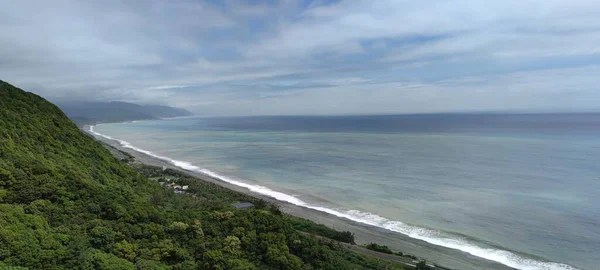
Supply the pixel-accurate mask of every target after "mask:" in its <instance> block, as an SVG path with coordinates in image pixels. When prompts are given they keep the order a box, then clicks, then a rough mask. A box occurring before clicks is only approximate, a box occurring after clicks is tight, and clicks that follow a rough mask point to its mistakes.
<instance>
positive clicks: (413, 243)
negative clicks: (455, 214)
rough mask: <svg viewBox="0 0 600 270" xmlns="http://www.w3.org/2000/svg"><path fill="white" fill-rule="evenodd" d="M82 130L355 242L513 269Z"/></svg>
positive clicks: (453, 262) (464, 264) (462, 265)
mask: <svg viewBox="0 0 600 270" xmlns="http://www.w3.org/2000/svg"><path fill="white" fill-rule="evenodd" d="M84 131H86V132H88V134H90V135H92V136H94V137H95V138H96V139H98V140H100V141H102V142H104V143H106V144H108V145H110V146H112V147H115V148H117V149H119V150H121V151H124V152H127V153H129V154H131V155H132V156H134V157H135V159H136V161H138V162H141V163H144V164H148V165H153V166H164V167H167V168H171V169H176V170H179V171H183V172H185V173H188V174H190V175H193V176H195V177H197V178H199V179H201V180H204V181H208V182H213V183H216V184H219V185H221V186H223V187H226V188H229V189H232V190H235V191H238V192H243V193H245V194H248V195H251V196H254V197H257V198H262V199H264V200H267V201H270V202H273V203H276V204H278V205H279V207H280V209H281V210H282V211H283V212H285V213H287V214H290V215H293V216H297V217H300V218H305V219H308V220H311V221H313V222H316V223H320V224H323V225H326V226H328V227H331V228H334V229H336V230H341V231H350V232H352V233H354V234H355V239H356V243H357V244H358V245H363V244H368V243H372V242H374V243H378V244H382V245H387V246H388V247H390V249H392V250H393V251H401V252H403V253H405V254H410V255H414V256H417V257H419V258H423V259H426V260H427V261H428V262H430V263H435V264H438V265H441V266H444V267H448V268H451V269H514V268H510V267H508V266H505V265H503V264H500V263H497V262H493V261H490V260H486V259H482V258H479V257H476V256H473V255H470V254H468V253H466V252H462V251H459V250H455V249H450V248H445V247H441V246H437V245H433V244H430V243H427V242H425V241H422V240H419V239H415V238H411V237H408V236H405V235H403V234H400V233H396V232H393V231H390V230H386V229H383V228H379V227H375V226H370V225H367V224H362V223H358V222H355V221H352V220H349V219H345V218H340V217H337V216H334V215H331V214H327V213H324V212H322V211H317V210H313V209H309V208H305V207H301V206H298V205H294V204H292V203H287V202H285V201H280V200H276V199H274V198H272V197H269V196H265V195H262V194H259V193H256V192H252V191H250V190H249V189H247V188H244V187H241V186H237V185H233V184H230V183H227V182H225V181H221V180H219V179H217V178H215V177H211V176H209V175H206V174H203V173H199V172H195V171H191V170H185V169H182V168H181V167H180V166H176V165H175V164H173V163H171V162H169V161H167V160H163V159H160V158H157V157H154V156H151V155H148V154H146V153H142V152H139V151H135V150H134V149H132V148H129V147H124V146H123V145H122V144H121V143H119V141H116V140H111V139H108V138H105V137H102V136H98V135H97V134H93V133H90V132H89V128H84Z"/></svg>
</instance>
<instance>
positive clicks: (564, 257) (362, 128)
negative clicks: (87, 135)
mask: <svg viewBox="0 0 600 270" xmlns="http://www.w3.org/2000/svg"><path fill="white" fill-rule="evenodd" d="M92 131H93V132H95V133H97V134H102V135H103V136H105V137H109V138H113V139H118V140H120V142H121V144H123V145H124V146H126V147H130V148H133V149H137V150H141V151H145V152H146V153H148V154H151V155H154V156H157V157H160V158H163V159H166V160H170V161H171V162H172V163H173V164H175V165H178V166H180V167H182V168H184V169H188V170H196V171H200V172H204V173H206V174H209V175H212V176H214V177H217V178H219V179H221V180H223V181H227V182H230V183H232V184H236V185H239V186H243V187H246V188H248V189H250V190H252V191H255V192H258V193H262V194H264V195H268V196H271V197H274V198H276V199H278V200H282V201H286V202H289V203H293V204H297V205H301V206H304V207H307V208H311V209H315V210H319V211H323V212H327V213H330V214H333V215H336V216H339V217H341V218H347V219H351V220H354V221H357V222H361V223H365V224H370V225H373V226H378V227H381V228H385V229H388V230H391V231H394V232H397V233H401V234H405V235H408V236H410V237H413V238H417V239H421V240H424V241H427V242H430V243H432V244H435V245H440V246H444V247H448V248H453V249H458V250H462V251H464V252H468V253H470V254H472V255H475V256H478V257H482V258H486V259H489V260H493V261H496V262H499V263H502V264H505V265H508V266H511V267H514V268H517V269H600V114H598V113H573V114H504V115H503V114H417V115H387V116H264V117H219V118H208V117H192V118H175V119H164V120H149V121H137V122H128V123H111V124H100V125H97V126H95V127H93V128H92Z"/></svg>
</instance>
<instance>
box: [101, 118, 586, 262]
mask: <svg viewBox="0 0 600 270" xmlns="http://www.w3.org/2000/svg"><path fill="white" fill-rule="evenodd" d="M89 132H90V133H92V134H94V135H96V136H99V137H102V138H105V139H109V140H113V141H117V142H118V143H119V144H120V145H121V146H123V147H125V148H129V149H132V150H135V151H137V152H140V153H144V154H146V155H149V156H152V157H154V158H157V159H161V160H164V161H167V162H169V163H171V164H173V165H175V166H177V167H179V168H181V169H184V170H187V171H192V172H197V173H201V174H204V175H207V176H210V177H212V178H215V179H218V180H220V181H223V182H226V183H229V184H233V185H236V186H240V187H243V188H246V189H248V190H250V191H252V192H256V193H258V194H261V195H265V196H269V197H271V198H274V199H276V200H279V201H283V202H287V203H291V204H294V205H297V206H301V207H305V208H308V209H313V210H316V211H320V212H324V213H327V214H330V215H334V216H337V217H340V218H345V219H349V220H352V221H355V222H359V223H363V224H367V225H371V226H376V227H379V228H383V229H387V230H390V231H393V232H397V233H401V234H404V235H406V236H408V237H411V238H415V239H419V240H423V241H425V242H428V243H430V244H434V245H437V246H442V247H446V248H451V249H457V250H461V251H463V252H466V253H469V254H471V255H473V256H477V257H480V258H484V259H487V260H490V261H495V262H498V263H501V264H504V265H506V266H509V267H513V268H517V269H523V270H577V268H575V267H572V266H570V265H567V264H562V263H555V262H546V261H539V260H535V259H531V258H526V257H523V256H519V255H517V254H515V253H513V252H510V251H506V250H501V249H496V248H487V247H481V246H478V245H477V244H475V243H473V242H472V241H469V240H467V239H464V238H460V237H457V236H450V235H447V234H444V233H442V232H439V231H435V230H432V229H427V228H421V227H416V226H411V225H408V224H405V223H403V222H401V221H396V220H390V219H388V218H385V217H382V216H379V215H377V214H373V213H368V212H362V211H359V210H345V209H333V208H327V207H322V206H317V205H312V204H310V203H307V202H305V201H302V200H300V199H298V198H296V197H294V196H292V195H289V194H286V193H283V192H279V191H275V190H272V189H270V188H268V187H264V186H260V185H253V184H248V183H244V182H241V181H238V180H235V179H231V178H229V177H227V176H223V175H220V174H218V173H216V172H213V171H210V170H207V169H203V168H200V167H198V166H195V165H193V164H192V163H190V162H187V161H180V160H175V159H171V158H168V157H164V156H160V155H157V154H155V153H153V152H150V151H147V150H144V149H141V148H137V147H135V146H133V145H132V144H131V143H129V142H126V141H123V140H119V139H116V138H113V137H110V136H107V135H104V134H101V133H98V132H96V131H94V126H90V127H89Z"/></svg>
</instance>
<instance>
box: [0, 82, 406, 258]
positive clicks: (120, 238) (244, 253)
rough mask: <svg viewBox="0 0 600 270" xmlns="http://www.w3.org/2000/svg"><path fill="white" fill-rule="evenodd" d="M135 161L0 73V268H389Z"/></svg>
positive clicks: (277, 215)
mask: <svg viewBox="0 0 600 270" xmlns="http://www.w3.org/2000/svg"><path fill="white" fill-rule="evenodd" d="M136 166H138V167H139V166H141V168H146V167H144V166H142V165H139V164H138V165H134V164H128V163H124V162H121V161H118V160H117V159H115V158H114V157H113V156H111V154H110V152H109V151H108V150H106V149H105V148H103V147H102V146H101V145H100V144H99V143H98V142H96V141H94V140H93V139H92V138H91V137H89V136H87V135H85V134H83V133H82V132H81V131H80V130H79V129H78V128H77V127H76V126H75V125H74V124H73V123H72V122H71V121H70V120H69V119H68V118H67V117H66V116H65V114H64V113H63V112H62V111H61V110H60V109H59V108H58V107H56V106H54V105H53V104H51V103H49V102H47V101H46V100H44V99H42V98H41V97H39V96H37V95H34V94H31V93H27V92H24V91H22V90H20V89H17V88H15V87H13V86H11V85H9V84H8V83H6V82H3V81H0V269H3V268H6V267H7V266H10V267H13V266H19V267H26V268H29V269H111V270H114V269H364V268H379V269H394V268H401V266H398V265H394V264H391V263H388V262H382V261H376V260H375V259H373V258H370V257H365V256H362V255H358V254H355V253H352V252H349V251H347V250H345V249H343V248H341V247H340V246H339V245H336V244H334V243H333V242H330V241H329V242H327V241H323V240H321V239H319V238H314V237H309V236H306V235H305V234H301V233H299V232H298V231H296V229H297V228H296V227H294V226H295V225H294V224H295V223H294V221H292V220H293V218H292V217H289V216H285V215H283V214H282V213H281V212H280V211H278V209H277V208H276V207H274V206H268V204H265V203H264V202H263V203H262V204H261V203H260V202H261V201H256V199H254V198H251V197H248V196H246V195H243V194H240V193H236V192H233V191H230V190H227V189H224V188H222V187H219V186H217V185H215V184H210V183H206V182H199V181H196V182H190V191H189V193H188V194H183V195H177V194H175V193H173V190H171V189H165V188H163V187H162V186H160V185H159V184H157V183H156V182H155V180H154V179H151V178H149V177H150V175H149V174H148V173H147V171H148V170H147V169H143V170H140V169H139V168H136ZM158 171H159V172H160V171H161V170H160V169H158ZM167 171H168V170H167ZM140 172H142V173H143V175H142V174H140ZM179 177H182V178H184V176H179ZM236 201H251V202H253V203H255V204H256V206H257V207H255V208H251V209H235V208H234V207H233V206H232V205H231V204H232V203H233V202H236ZM261 205H262V206H261ZM306 222H307V221H306ZM303 227H305V228H308V229H310V228H311V227H314V226H313V225H311V223H306V224H304V225H303ZM315 228H316V227H315ZM329 230H331V229H329ZM325 231H327V230H325ZM7 269H8V268H7ZM10 269H18V268H10Z"/></svg>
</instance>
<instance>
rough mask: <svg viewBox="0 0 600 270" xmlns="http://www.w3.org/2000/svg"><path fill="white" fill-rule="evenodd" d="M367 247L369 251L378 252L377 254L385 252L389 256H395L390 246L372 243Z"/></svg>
mask: <svg viewBox="0 0 600 270" xmlns="http://www.w3.org/2000/svg"><path fill="white" fill-rule="evenodd" d="M365 247H366V248H367V249H370V250H374V251H377V252H383V253H387V254H394V252H393V251H392V250H391V249H390V248H389V247H388V246H385V245H378V244H376V243H370V244H368V245H366V246H365Z"/></svg>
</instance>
